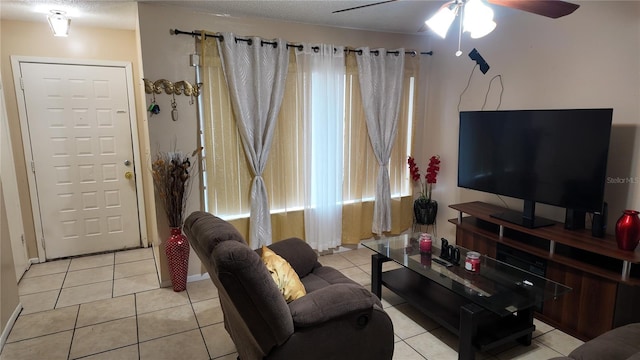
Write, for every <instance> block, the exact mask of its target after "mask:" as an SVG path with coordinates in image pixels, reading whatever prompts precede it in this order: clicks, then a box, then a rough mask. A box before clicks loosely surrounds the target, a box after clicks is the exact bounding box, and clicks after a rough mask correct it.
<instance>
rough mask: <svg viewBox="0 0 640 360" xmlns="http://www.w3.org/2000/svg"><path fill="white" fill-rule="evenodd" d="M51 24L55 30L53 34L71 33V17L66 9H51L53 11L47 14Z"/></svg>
mask: <svg viewBox="0 0 640 360" xmlns="http://www.w3.org/2000/svg"><path fill="white" fill-rule="evenodd" d="M47 20H48V21H49V26H51V31H53V36H63V37H66V36H68V35H69V26H70V25H71V19H69V18H68V17H67V15H66V13H65V12H64V11H60V10H51V13H50V14H49V15H47Z"/></svg>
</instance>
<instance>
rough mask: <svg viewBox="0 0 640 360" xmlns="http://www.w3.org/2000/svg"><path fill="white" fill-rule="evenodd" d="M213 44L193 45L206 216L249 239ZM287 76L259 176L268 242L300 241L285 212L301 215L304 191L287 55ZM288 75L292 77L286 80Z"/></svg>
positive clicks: (242, 172) (299, 230) (297, 218)
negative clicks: (198, 62)
mask: <svg viewBox="0 0 640 360" xmlns="http://www.w3.org/2000/svg"><path fill="white" fill-rule="evenodd" d="M217 46H218V45H217V44H216V41H215V39H211V38H209V39H206V40H204V41H200V42H199V44H198V47H199V52H200V54H202V56H201V59H202V60H201V61H202V66H201V71H202V81H203V83H204V86H203V90H202V95H201V101H202V103H203V120H204V129H203V130H204V142H205V143H204V148H205V167H206V172H205V177H206V181H205V186H206V189H207V198H206V199H205V201H206V202H207V210H208V211H209V212H211V213H212V214H215V215H217V216H220V217H222V218H225V219H228V220H233V219H238V220H237V221H236V220H233V221H232V222H233V223H234V224H235V225H236V227H238V229H239V230H241V231H242V235H243V236H245V239H246V238H247V236H248V235H249V222H248V217H249V209H250V203H249V193H250V188H251V172H250V170H249V164H248V163H247V158H246V156H245V154H244V150H243V149H242V144H241V141H240V135H239V134H238V130H237V126H236V125H235V121H236V120H235V117H234V114H233V110H232V106H231V101H230V99H229V91H228V88H227V84H226V82H225V79H224V74H223V70H222V64H221V62H220V56H219V52H218V48H217ZM289 59H290V60H289V61H290V63H289V70H288V71H289V75H288V76H287V85H286V87H285V94H284V100H283V102H282V106H281V109H280V115H279V118H278V123H277V126H276V130H275V134H274V139H273V145H272V147H271V154H270V156H269V161H268V162H267V165H266V168H265V170H264V173H263V177H264V181H265V185H266V187H267V192H268V195H269V206H270V209H271V212H272V216H271V221H272V223H271V227H272V237H273V240H274V241H278V240H280V239H282V238H285V237H291V236H297V237H301V238H304V226H303V224H304V223H303V222H302V216H301V215H294V216H289V214H288V213H289V212H290V211H301V210H302V204H303V202H302V196H303V194H304V188H302V186H303V185H304V184H303V183H302V181H300V179H301V176H302V175H301V169H302V166H301V164H300V162H301V161H302V159H301V158H300V157H299V156H298V154H301V153H302V150H301V148H300V146H301V145H302V143H301V141H298V138H301V137H302V129H301V128H300V126H301V125H300V126H299V124H298V121H297V119H298V118H299V114H298V111H299V107H298V104H297V96H296V92H297V89H296V77H295V71H296V68H295V57H294V56H293V54H291V55H290V58H289ZM292 73H293V74H294V75H293V76H292V75H291V74H292Z"/></svg>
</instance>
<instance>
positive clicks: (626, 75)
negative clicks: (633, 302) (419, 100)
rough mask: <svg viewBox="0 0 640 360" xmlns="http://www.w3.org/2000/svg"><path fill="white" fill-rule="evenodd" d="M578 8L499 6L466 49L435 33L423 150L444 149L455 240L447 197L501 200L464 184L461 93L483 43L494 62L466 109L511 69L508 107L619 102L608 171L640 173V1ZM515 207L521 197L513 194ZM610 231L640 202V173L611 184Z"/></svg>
mask: <svg viewBox="0 0 640 360" xmlns="http://www.w3.org/2000/svg"><path fill="white" fill-rule="evenodd" d="M580 5H581V6H580V8H579V9H578V10H577V11H576V12H575V13H573V14H571V15H569V16H567V17H564V18H560V19H556V20H553V19H547V18H544V17H541V16H536V15H531V14H527V13H524V12H520V11H515V10H511V9H504V8H498V7H495V8H496V22H497V23H498V26H497V28H496V30H495V31H494V32H493V33H491V34H490V35H488V36H486V37H485V38H482V39H477V40H471V39H469V38H468V36H466V37H465V38H463V49H462V50H463V53H464V55H463V56H461V57H459V58H457V57H455V56H454V53H455V51H456V47H457V38H455V37H454V36H450V37H449V38H447V39H445V40H439V39H438V40H434V41H433V50H434V51H435V53H436V54H435V56H433V59H432V69H433V71H432V73H431V78H430V83H429V87H430V89H431V92H430V94H429V95H430V96H429V98H428V106H427V107H428V116H427V126H426V127H425V128H424V130H423V132H422V133H421V135H416V136H422V137H423V138H425V139H428V140H429V141H426V142H424V143H423V146H422V148H421V149H420V150H419V151H417V153H418V154H422V155H423V156H428V155H429V154H435V153H438V154H440V156H441V157H442V172H441V174H440V176H439V179H438V184H437V186H436V188H435V189H434V195H433V196H434V197H435V198H436V199H437V200H439V201H441V202H442V203H443V205H444V206H442V207H441V209H442V211H440V213H439V214H438V223H439V224H441V226H440V227H439V229H441V230H442V231H443V233H442V235H443V236H445V237H449V238H450V239H455V235H454V234H455V228H454V226H452V225H450V224H448V223H447V222H446V219H450V218H454V217H455V216H456V215H457V214H456V213H455V212H454V211H452V210H451V209H447V205H449V204H452V203H458V202H464V201H472V200H484V201H488V202H491V203H495V204H501V202H500V200H499V199H498V198H497V197H496V196H495V195H489V194H484V193H480V192H476V191H471V190H463V189H459V188H457V186H456V184H457V152H458V150H457V146H458V111H457V105H458V99H459V96H460V93H461V92H462V91H463V89H464V87H465V86H466V84H467V80H468V78H469V74H470V72H471V70H472V68H473V66H474V64H475V63H474V62H473V61H472V60H470V59H469V57H468V56H467V54H468V53H469V52H470V51H471V49H473V48H474V47H475V48H477V49H478V51H479V52H480V53H481V54H482V56H483V57H484V59H485V60H486V61H487V62H488V63H489V65H490V66H491V69H490V70H489V72H487V74H486V75H483V74H482V73H481V72H480V71H478V70H476V72H475V73H474V74H473V77H472V79H471V84H470V86H469V89H468V90H467V92H466V93H465V94H464V96H463V98H462V103H461V110H480V108H481V107H482V103H483V100H484V96H485V93H486V92H487V89H488V87H489V81H490V80H491V78H492V77H493V76H495V75H498V74H502V77H503V79H502V80H503V83H504V94H503V96H502V105H501V106H500V109H505V110H506V109H544V108H597V107H612V108H613V109H614V116H613V125H614V128H613V134H612V137H611V149H610V155H609V169H608V175H609V176H612V177H624V178H627V177H632V178H634V177H635V178H636V179H639V180H640V168H639V167H638V164H639V163H640V151H639V150H640V133H639V131H638V126H639V125H640V101H639V99H640V3H639V2H626V1H616V2H613V1H606V2H604V1H583V2H580ZM499 93H500V85H499V82H498V81H497V80H496V81H494V83H493V85H492V87H491V91H490V94H489V100H488V103H487V106H486V109H488V110H494V109H496V107H497V105H498V97H499ZM506 200H507V202H508V203H509V204H510V206H511V207H512V208H515V209H520V210H521V209H522V202H521V201H517V200H513V199H508V198H506ZM605 200H606V201H608V202H609V211H610V215H609V219H608V220H609V221H608V223H609V226H608V230H609V232H613V225H614V224H615V221H616V220H617V218H618V217H619V216H620V215H621V213H622V210H623V209H625V208H633V209H639V208H640V181H639V182H636V183H635V184H607V185H606V189H605ZM536 210H537V213H539V214H542V215H544V216H548V217H552V218H555V219H557V220H560V221H564V210H563V209H559V208H557V207H551V206H544V205H539V206H538V208H537V209H536Z"/></svg>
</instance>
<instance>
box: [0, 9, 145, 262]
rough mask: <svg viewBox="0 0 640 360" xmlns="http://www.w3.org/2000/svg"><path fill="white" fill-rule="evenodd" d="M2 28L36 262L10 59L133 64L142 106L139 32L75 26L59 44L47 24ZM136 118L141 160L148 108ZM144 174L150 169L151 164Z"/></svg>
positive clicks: (28, 236)
mask: <svg viewBox="0 0 640 360" xmlns="http://www.w3.org/2000/svg"><path fill="white" fill-rule="evenodd" d="M1 26H2V29H1V34H2V38H1V41H0V43H1V45H0V56H1V59H0V60H1V64H2V65H1V66H2V77H3V79H5V89H4V93H5V98H6V103H7V115H8V119H9V129H10V135H11V141H12V148H13V154H14V159H15V162H16V173H17V177H18V188H19V193H20V203H21V204H22V218H23V222H24V234H25V240H26V243H27V251H28V254H29V257H30V258H37V257H38V254H37V245H36V234H35V229H34V223H33V216H32V209H31V200H30V194H29V188H28V183H27V173H26V171H27V170H26V169H27V168H26V165H25V161H24V150H23V145H22V137H21V129H20V120H19V118H18V106H17V102H16V94H15V87H14V83H13V73H12V69H11V58H10V57H11V56H16V55H17V56H37V57H49V58H65V59H91V60H111V61H127V62H131V63H132V65H133V78H134V81H135V83H134V84H135V87H136V94H135V95H136V103H137V104H141V101H140V98H141V97H142V95H141V94H142V93H143V90H140V86H141V85H142V80H141V79H142V75H141V69H140V61H139V57H138V55H139V52H138V48H139V47H138V42H137V35H136V31H134V30H115V29H101V28H91V27H80V26H74V25H72V28H71V31H70V33H69V37H66V38H57V37H54V36H53V35H52V34H51V30H50V28H49V26H48V24H47V23H46V22H45V21H42V22H37V23H34V22H22V21H7V20H3V21H2V24H1ZM136 116H137V119H138V132H139V135H140V138H141V143H140V145H141V150H140V152H141V154H142V155H144V154H148V145H147V144H148V143H147V142H145V139H146V138H147V126H146V112H145V111H144V108H142V107H141V106H137V114H136ZM145 149H146V150H145ZM142 168H143V169H148V166H147V163H146V162H145V164H144V165H143V166H142ZM152 191H153V189H149V188H148V186H147V187H145V194H153V193H152ZM151 209H153V207H151ZM152 211H153V210H152ZM153 216H155V214H153V213H152V214H151V215H149V217H153ZM147 225H149V223H148V224H147ZM143 226H144V225H143ZM148 227H149V226H148ZM153 227H155V222H153Z"/></svg>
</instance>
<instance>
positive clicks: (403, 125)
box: [342, 53, 418, 244]
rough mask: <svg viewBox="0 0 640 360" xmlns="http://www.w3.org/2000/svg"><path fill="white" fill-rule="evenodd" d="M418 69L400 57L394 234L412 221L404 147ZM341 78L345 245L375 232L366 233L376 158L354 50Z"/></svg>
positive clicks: (393, 166) (392, 178) (393, 172)
mask: <svg viewBox="0 0 640 360" xmlns="http://www.w3.org/2000/svg"><path fill="white" fill-rule="evenodd" d="M417 70H418V62H417V59H416V58H413V57H408V58H407V59H406V60H405V75H404V76H405V79H404V88H403V94H402V99H401V102H402V103H401V105H400V115H399V117H400V118H399V121H398V133H397V138H396V141H395V144H394V147H393V150H392V152H391V159H390V164H389V173H390V175H389V177H390V179H389V181H390V187H391V221H392V223H391V225H392V227H391V233H395V234H397V233H400V232H402V231H404V230H406V229H407V228H409V227H411V224H412V222H413V215H412V206H413V201H412V200H411V186H410V185H411V184H410V182H409V170H408V167H407V165H406V164H407V154H408V150H407V149H410V148H411V135H410V134H411V130H412V126H413V117H414V114H415V95H416V91H415V89H416V86H415V85H416V79H417ZM346 80H347V84H346V92H345V98H346V106H345V144H344V146H345V149H344V153H345V160H344V163H345V181H344V190H343V193H344V197H345V205H344V208H343V214H342V216H343V218H342V240H343V243H344V244H357V243H359V242H360V240H361V239H366V238H370V237H372V236H373V235H374V234H373V233H372V232H371V225H372V221H373V204H374V203H373V199H374V196H375V186H376V184H375V182H376V176H377V174H378V161H377V160H376V157H375V154H374V153H373V148H372V147H371V141H370V140H369V137H368V135H367V124H366V119H365V114H364V111H363V108H362V101H361V99H360V83H359V81H358V65H357V63H356V55H355V54H354V53H349V55H348V56H347V79H346ZM409 151H410V150H409ZM403 198H406V199H403Z"/></svg>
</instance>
